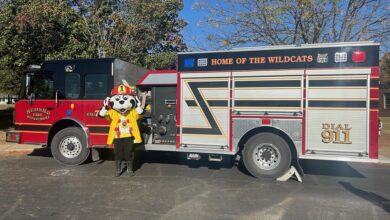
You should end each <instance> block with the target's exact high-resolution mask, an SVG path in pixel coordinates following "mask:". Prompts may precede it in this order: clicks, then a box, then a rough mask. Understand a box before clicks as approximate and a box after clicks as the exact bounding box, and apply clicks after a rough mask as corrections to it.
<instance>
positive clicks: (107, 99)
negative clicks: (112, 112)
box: [103, 97, 110, 110]
mask: <svg viewBox="0 0 390 220" xmlns="http://www.w3.org/2000/svg"><path fill="white" fill-rule="evenodd" d="M103 107H104V108H105V109H106V110H108V109H110V97H107V98H106V99H104V101H103Z"/></svg>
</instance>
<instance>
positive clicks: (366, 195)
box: [339, 181, 390, 213]
mask: <svg viewBox="0 0 390 220" xmlns="http://www.w3.org/2000/svg"><path fill="white" fill-rule="evenodd" d="M339 184H340V185H342V186H343V187H344V188H345V189H346V190H347V191H349V192H351V193H352V194H354V195H356V196H359V197H360V198H363V199H365V200H367V201H369V202H371V203H372V204H374V205H376V206H378V207H380V208H382V209H383V210H384V211H385V212H387V213H390V200H388V199H386V198H384V197H382V196H380V195H377V194H375V193H373V192H367V191H364V190H361V189H358V188H356V187H354V186H352V185H351V183H348V182H343V181H339Z"/></svg>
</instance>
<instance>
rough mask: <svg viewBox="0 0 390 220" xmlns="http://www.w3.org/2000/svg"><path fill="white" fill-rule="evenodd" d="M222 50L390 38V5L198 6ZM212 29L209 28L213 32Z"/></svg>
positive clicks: (338, 1) (368, 1)
mask: <svg viewBox="0 0 390 220" xmlns="http://www.w3.org/2000/svg"><path fill="white" fill-rule="evenodd" d="M195 8H197V9H199V10H205V11H207V13H208V15H209V16H207V18H206V19H204V20H203V21H201V22H202V24H206V25H209V26H211V27H212V28H214V31H211V33H210V34H209V36H208V39H209V40H210V41H211V42H212V43H213V44H215V43H217V45H218V46H219V47H231V46H239V45H248V44H249V45H283V44H284V45H288V44H304V43H321V42H346V41H362V40H375V41H378V42H382V43H386V42H387V40H389V39H390V37H389V36H390V8H389V1H388V0H383V1H381V0H347V1H343V0H277V1H270V0H241V1H235V0H227V1H222V2H221V1H218V2H217V3H215V4H209V3H204V2H197V3H196V4H195ZM209 29H210V28H209Z"/></svg>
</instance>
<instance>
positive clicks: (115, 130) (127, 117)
mask: <svg viewBox="0 0 390 220" xmlns="http://www.w3.org/2000/svg"><path fill="white" fill-rule="evenodd" d="M104 118H105V119H107V120H109V121H111V123H110V130H109V132H108V137H107V144H112V143H113V142H114V139H115V138H125V137H134V139H135V140H136V141H137V142H138V143H141V142H142V138H141V133H140V131H139V128H138V123H137V120H138V119H140V118H142V115H139V114H138V113H137V111H136V110H135V108H133V109H131V110H130V111H127V112H126V113H125V114H124V115H122V114H121V113H119V112H117V111H115V110H113V109H110V110H108V111H107V113H106V116H105V117H104ZM121 127H122V128H121ZM123 128H126V129H129V130H128V132H125V133H123V132H122V131H123Z"/></svg>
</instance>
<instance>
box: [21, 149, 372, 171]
mask: <svg viewBox="0 0 390 220" xmlns="http://www.w3.org/2000/svg"><path fill="white" fill-rule="evenodd" d="M98 151H99V156H100V160H99V161H97V162H96V163H97V164H103V163H104V162H105V161H113V160H114V152H113V149H98ZM28 156H39V157H52V154H51V152H50V148H36V149H34V151H33V152H31V153H30V154H28ZM90 162H91V160H88V161H87V163H90ZM144 163H160V164H177V165H183V166H188V167H189V168H200V167H207V168H209V169H215V170H218V169H221V168H232V167H234V166H237V169H238V170H239V171H241V172H242V173H244V174H245V175H248V176H252V175H251V174H250V173H249V172H248V171H247V169H246V168H245V166H244V164H243V163H242V160H241V161H238V160H236V159H235V156H224V158H223V160H222V161H221V162H213V161H208V157H207V155H205V154H203V155H201V159H200V160H187V158H186V154H185V153H178V152H163V151H147V152H146V151H143V150H136V151H135V161H134V168H135V169H136V170H138V169H140V168H141V167H142V165H143V164H144ZM300 164H301V166H302V168H303V171H304V173H305V174H309V175H323V176H340V177H355V178H365V176H363V175H362V174H361V173H360V172H358V171H357V170H355V169H354V168H353V167H351V166H350V165H349V164H348V163H347V162H341V161H325V160H300Z"/></svg>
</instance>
